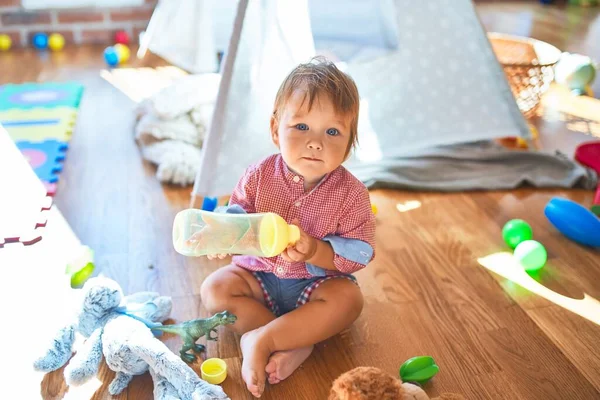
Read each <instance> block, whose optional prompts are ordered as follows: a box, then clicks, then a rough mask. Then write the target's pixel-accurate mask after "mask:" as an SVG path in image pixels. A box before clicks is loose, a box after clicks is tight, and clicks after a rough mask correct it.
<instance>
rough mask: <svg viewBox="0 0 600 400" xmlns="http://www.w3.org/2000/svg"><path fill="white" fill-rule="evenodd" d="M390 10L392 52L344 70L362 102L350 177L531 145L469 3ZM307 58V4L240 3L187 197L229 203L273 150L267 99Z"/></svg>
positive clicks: (448, 0) (448, 1) (445, 0)
mask: <svg viewBox="0 0 600 400" xmlns="http://www.w3.org/2000/svg"><path fill="white" fill-rule="evenodd" d="M394 5H395V21H396V23H397V32H398V50H397V51H395V52H393V53H391V54H388V55H385V56H382V57H379V58H376V59H373V60H369V61H367V62H364V61H363V62H360V63H356V64H353V63H349V64H348V66H347V72H348V73H349V74H351V75H352V77H353V78H354V79H355V81H356V82H357V85H358V88H359V92H360V95H361V99H362V101H361V115H360V118H359V119H360V123H359V138H360V141H361V143H362V145H361V147H360V149H359V150H358V151H357V152H356V153H355V154H354V156H353V157H352V159H351V160H349V161H348V162H347V167H348V168H349V169H350V170H351V171H356V172H358V173H359V175H360V171H361V168H366V169H365V170H368V168H369V165H371V166H372V165H373V164H377V163H379V164H385V163H386V161H387V160H389V159H391V158H394V157H399V156H403V155H404V156H406V155H414V154H417V153H418V152H419V151H422V150H424V149H431V148H434V147H436V146H440V145H450V144H459V143H468V142H474V141H479V140H489V139H495V138H500V137H506V136H520V137H524V138H529V135H530V132H529V128H528V126H527V124H526V121H525V120H524V118H523V116H522V114H521V112H520V111H519V108H518V106H517V104H516V103H515V100H514V98H513V95H512V93H511V90H510V87H509V84H508V82H507V81H506V78H505V76H504V72H503V70H502V67H501V66H500V65H499V63H498V61H497V59H496V57H495V55H494V53H493V50H492V48H491V45H490V43H489V41H488V39H487V36H486V33H485V31H484V29H483V28H482V26H481V24H480V22H479V19H478V17H477V14H476V11H475V9H474V7H473V4H472V3H471V1H470V0H438V1H427V2H416V1H411V0H394ZM315 6H318V5H315ZM365 23H369V21H365ZM375 23H377V22H375ZM312 55H314V44H313V39H312V35H311V29H310V19H309V10H308V2H307V0H303V1H294V2H291V1H285V0H239V3H238V10H237V15H236V20H235V22H234V28H233V32H232V36H231V40H230V44H229V48H228V51H227V53H226V57H225V59H224V64H223V66H222V80H221V86H220V90H219V94H218V98H217V104H216V107H215V113H214V117H213V122H212V124H211V129H210V131H209V134H208V137H207V139H206V141H205V143H204V147H203V157H202V162H201V165H200V168H199V170H198V174H197V177H196V181H195V185H194V189H193V193H192V196H193V197H206V196H226V195H228V194H230V193H231V190H232V189H233V187H234V185H235V183H236V182H237V180H238V179H239V177H240V176H241V175H242V173H243V172H244V169H245V168H246V167H247V166H248V165H249V164H250V163H253V162H256V161H258V160H259V159H261V158H263V157H265V156H267V155H268V154H270V153H272V152H275V151H276V150H277V149H276V148H275V147H274V145H273V144H272V143H271V140H270V136H269V134H268V129H269V128H268V127H269V117H270V113H271V111H272V106H273V100H274V98H275V93H276V91H277V88H278V86H279V84H280V83H281V81H282V79H283V78H284V76H285V75H286V74H287V73H288V72H289V71H290V70H291V69H292V68H293V67H294V66H295V65H297V64H298V63H300V62H306V61H308V59H309V58H310V57H311V56H312ZM192 202H194V200H192Z"/></svg>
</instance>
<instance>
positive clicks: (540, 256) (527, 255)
mask: <svg viewBox="0 0 600 400" xmlns="http://www.w3.org/2000/svg"><path fill="white" fill-rule="evenodd" d="M514 256H515V257H516V258H517V260H519V262H520V263H521V265H522V266H523V268H524V269H525V271H528V272H533V271H537V270H539V269H540V268H542V267H543V266H544V265H545V264H546V260H547V259H548V253H547V252H546V249H545V248H544V246H543V245H542V244H541V243H540V242H537V241H535V240H525V241H524V242H521V243H519V245H518V246H517V248H516V249H515V253H514Z"/></svg>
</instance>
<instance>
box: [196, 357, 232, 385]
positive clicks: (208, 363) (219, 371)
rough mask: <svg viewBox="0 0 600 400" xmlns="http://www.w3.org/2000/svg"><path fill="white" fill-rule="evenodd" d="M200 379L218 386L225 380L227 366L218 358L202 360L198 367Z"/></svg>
mask: <svg viewBox="0 0 600 400" xmlns="http://www.w3.org/2000/svg"><path fill="white" fill-rule="evenodd" d="M200 371H201V373H202V379H204V380H205V381H206V382H208V383H212V384H213V385H218V384H219V383H221V382H223V381H224V380H225V378H227V364H226V363H225V361H223V360H222V359H220V358H209V359H207V360H204V362H203V363H202V365H201V366H200Z"/></svg>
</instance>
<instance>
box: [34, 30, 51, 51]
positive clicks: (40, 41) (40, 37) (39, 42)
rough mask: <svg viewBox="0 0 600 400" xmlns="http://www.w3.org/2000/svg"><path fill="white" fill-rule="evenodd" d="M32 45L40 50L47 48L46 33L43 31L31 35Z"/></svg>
mask: <svg viewBox="0 0 600 400" xmlns="http://www.w3.org/2000/svg"><path fill="white" fill-rule="evenodd" d="M33 45H34V46H35V47H36V48H37V49H40V50H41V49H46V48H48V35H46V34H45V33H36V34H35V35H33Z"/></svg>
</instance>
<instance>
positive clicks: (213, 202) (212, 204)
mask: <svg viewBox="0 0 600 400" xmlns="http://www.w3.org/2000/svg"><path fill="white" fill-rule="evenodd" d="M217 203H218V201H217V198H216V197H205V198H204V199H203V200H202V209H203V210H204V211H214V210H215V208H217Z"/></svg>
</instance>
